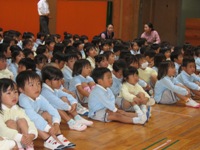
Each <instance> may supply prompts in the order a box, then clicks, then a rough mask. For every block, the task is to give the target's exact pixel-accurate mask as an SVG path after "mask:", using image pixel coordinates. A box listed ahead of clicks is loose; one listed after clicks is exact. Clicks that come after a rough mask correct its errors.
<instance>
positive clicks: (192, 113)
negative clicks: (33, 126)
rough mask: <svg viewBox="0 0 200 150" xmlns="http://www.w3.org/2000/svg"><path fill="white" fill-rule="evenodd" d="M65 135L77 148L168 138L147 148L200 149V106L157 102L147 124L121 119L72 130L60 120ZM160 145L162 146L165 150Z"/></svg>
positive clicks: (122, 146) (116, 147)
mask: <svg viewBox="0 0 200 150" xmlns="http://www.w3.org/2000/svg"><path fill="white" fill-rule="evenodd" d="M61 129H62V132H63V134H64V135H65V136H66V137H67V138H68V139H69V140H70V141H72V142H74V143H75V144H76V145H77V146H76V148H74V150H110V149H112V150H133V149H136V150H139V149H143V148H145V147H147V146H149V145H152V144H153V143H155V142H156V141H159V140H161V139H163V138H166V139H165V140H163V141H161V142H159V143H157V144H155V145H153V146H151V147H150V148H148V150H150V149H153V148H156V147H158V146H160V145H162V144H165V142H166V141H167V140H171V142H170V143H168V144H167V145H165V146H163V147H162V148H164V147H166V146H168V145H170V144H172V143H173V142H175V141H177V140H178V142H176V143H174V144H173V145H171V146H169V147H168V148H167V150H177V149H183V150H188V149H191V150H193V149H194V150H198V149H200V142H199V141H200V140H199V137H200V136H199V135H200V109H194V108H188V107H185V106H184V104H182V103H178V104H176V105H169V106H167V105H155V106H154V107H153V109H152V117H151V119H150V120H149V122H148V123H146V125H145V126H142V125H133V124H123V123H118V122H110V123H102V122H98V121H94V126H93V127H88V129H87V130H86V131H83V132H78V131H72V130H69V128H68V126H67V124H66V123H64V122H62V123H61ZM34 144H35V149H36V150H46V149H45V148H43V141H42V139H41V138H38V139H37V140H36V141H35V142H34ZM162 148H160V149H162Z"/></svg>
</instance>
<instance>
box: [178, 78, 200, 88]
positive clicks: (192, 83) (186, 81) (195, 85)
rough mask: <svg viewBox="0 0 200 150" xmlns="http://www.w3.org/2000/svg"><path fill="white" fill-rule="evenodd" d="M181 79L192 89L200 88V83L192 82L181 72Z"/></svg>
mask: <svg viewBox="0 0 200 150" xmlns="http://www.w3.org/2000/svg"><path fill="white" fill-rule="evenodd" d="M179 77H180V79H181V81H182V82H183V84H184V85H185V86H186V87H188V88H189V89H192V90H198V91H199V90H200V87H199V86H198V84H196V83H194V82H191V81H190V80H189V79H188V77H185V75H182V74H180V76H179Z"/></svg>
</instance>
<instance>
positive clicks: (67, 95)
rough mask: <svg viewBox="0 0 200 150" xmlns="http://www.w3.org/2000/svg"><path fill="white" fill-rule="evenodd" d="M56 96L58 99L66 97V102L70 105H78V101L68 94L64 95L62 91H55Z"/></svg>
mask: <svg viewBox="0 0 200 150" xmlns="http://www.w3.org/2000/svg"><path fill="white" fill-rule="evenodd" d="M55 92H56V95H57V96H58V97H59V98H60V97H66V98H67V99H68V101H69V102H70V104H71V105H73V104H75V103H78V101H77V100H76V99H75V98H74V97H73V96H72V95H71V94H69V93H66V92H64V91H62V90H56V91H55Z"/></svg>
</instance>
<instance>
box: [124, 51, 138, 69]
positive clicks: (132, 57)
mask: <svg viewBox="0 0 200 150" xmlns="http://www.w3.org/2000/svg"><path fill="white" fill-rule="evenodd" d="M124 60H125V62H126V66H127V67H128V66H130V65H131V64H132V63H138V59H137V57H136V56H135V55H132V54H131V55H127V57H126V58H125V59H124Z"/></svg>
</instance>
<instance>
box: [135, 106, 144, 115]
mask: <svg viewBox="0 0 200 150" xmlns="http://www.w3.org/2000/svg"><path fill="white" fill-rule="evenodd" d="M133 108H134V110H135V112H136V113H137V114H138V116H141V115H143V112H142V110H141V109H140V107H139V106H138V105H134V106H133Z"/></svg>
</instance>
